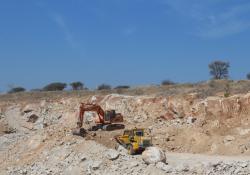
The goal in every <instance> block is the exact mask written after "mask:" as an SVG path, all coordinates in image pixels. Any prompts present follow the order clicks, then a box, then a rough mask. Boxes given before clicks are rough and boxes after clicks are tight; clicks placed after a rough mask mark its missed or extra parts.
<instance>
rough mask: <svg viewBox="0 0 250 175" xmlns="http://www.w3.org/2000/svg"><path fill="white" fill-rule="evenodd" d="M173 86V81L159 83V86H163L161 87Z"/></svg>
mask: <svg viewBox="0 0 250 175" xmlns="http://www.w3.org/2000/svg"><path fill="white" fill-rule="evenodd" d="M174 84H176V83H175V82H173V81H171V80H163V81H162V82H161V85H163V86H166V85H174Z"/></svg>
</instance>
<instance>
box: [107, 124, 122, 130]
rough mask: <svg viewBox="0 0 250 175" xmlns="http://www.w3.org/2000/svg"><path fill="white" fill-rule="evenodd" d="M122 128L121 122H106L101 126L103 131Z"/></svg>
mask: <svg viewBox="0 0 250 175" xmlns="http://www.w3.org/2000/svg"><path fill="white" fill-rule="evenodd" d="M124 128H125V125H123V124H108V125H104V126H103V127H102V129H103V130H104V131H114V130H119V129H124Z"/></svg>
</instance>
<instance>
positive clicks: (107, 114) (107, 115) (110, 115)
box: [104, 110, 116, 122]
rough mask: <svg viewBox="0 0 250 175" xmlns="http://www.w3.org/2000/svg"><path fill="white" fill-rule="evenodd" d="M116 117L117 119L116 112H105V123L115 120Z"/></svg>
mask: <svg viewBox="0 0 250 175" xmlns="http://www.w3.org/2000/svg"><path fill="white" fill-rule="evenodd" d="M115 117H116V112H115V110H108V111H105V113H104V121H105V122H109V121H111V120H112V119H114V118H115Z"/></svg>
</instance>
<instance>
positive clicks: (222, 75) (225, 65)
mask: <svg viewBox="0 0 250 175" xmlns="http://www.w3.org/2000/svg"><path fill="white" fill-rule="evenodd" d="M208 67H209V69H210V75H211V76H213V79H217V80H218V79H227V78H228V77H229V71H228V69H229V67H230V64H229V62H223V61H213V62H212V63H210V64H209V65H208Z"/></svg>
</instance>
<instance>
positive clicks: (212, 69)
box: [8, 61, 250, 93]
mask: <svg viewBox="0 0 250 175" xmlns="http://www.w3.org/2000/svg"><path fill="white" fill-rule="evenodd" d="M208 68H209V73H210V75H211V76H212V79H214V80H220V79H228V78H229V68H230V63H229V62H225V61H213V62H211V63H210V64H209V65H208ZM246 78H247V79H248V80H250V73H248V74H247V75H246ZM174 84H176V83H175V82H173V81H171V80H163V81H162V83H161V85H174ZM69 85H70V86H71V88H72V90H74V91H75V90H87V89H88V88H86V87H85V86H84V84H83V83H82V82H80V81H76V82H72V83H70V84H69ZM67 86H68V84H66V83H61V82H54V83H50V84H48V85H46V86H45V87H43V88H42V89H33V90H31V91H62V90H64V89H65V88H66V87H67ZM128 88H130V86H127V85H121V86H117V87H115V88H114V89H128ZM111 89H112V87H111V86H110V85H108V84H101V85H99V86H98V87H97V90H111ZM24 91H26V89H25V88H23V87H13V88H11V89H10V90H9V91H8V93H16V92H24Z"/></svg>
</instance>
